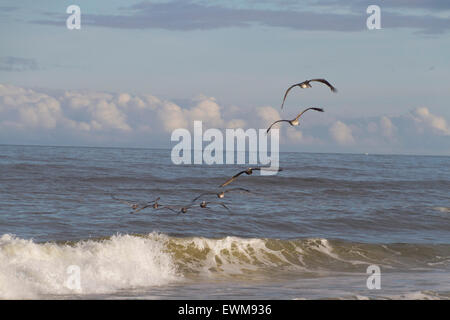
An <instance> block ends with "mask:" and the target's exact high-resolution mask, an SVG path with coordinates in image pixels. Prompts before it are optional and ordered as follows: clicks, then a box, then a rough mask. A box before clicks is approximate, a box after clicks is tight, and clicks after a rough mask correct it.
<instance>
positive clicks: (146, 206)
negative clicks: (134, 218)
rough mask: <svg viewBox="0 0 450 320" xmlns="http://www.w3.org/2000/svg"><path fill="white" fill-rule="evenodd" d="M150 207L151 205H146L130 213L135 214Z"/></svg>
mask: <svg viewBox="0 0 450 320" xmlns="http://www.w3.org/2000/svg"><path fill="white" fill-rule="evenodd" d="M152 205H153V204H147V205H145V206H142V207H139V208H137V209H136V210H134V211H131V212H130V213H137V212H139V211H141V210H143V209H145V208H148V207H151V206H152Z"/></svg>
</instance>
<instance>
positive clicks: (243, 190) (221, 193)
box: [192, 188, 250, 202]
mask: <svg viewBox="0 0 450 320" xmlns="http://www.w3.org/2000/svg"><path fill="white" fill-rule="evenodd" d="M227 192H248V193H249V192H250V190H247V189H244V188H233V189H227V190H224V191H221V192H204V193H202V194H200V195H199V196H198V197H196V198H195V199H193V200H192V202H194V201H197V200H198V199H199V198H201V197H202V196H205V195H208V194H215V195H216V196H217V198H220V199H222V198H224V197H225V193H227Z"/></svg>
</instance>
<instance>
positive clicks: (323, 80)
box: [309, 79, 337, 92]
mask: <svg viewBox="0 0 450 320" xmlns="http://www.w3.org/2000/svg"><path fill="white" fill-rule="evenodd" d="M309 81H316V82H321V83H323V84H326V85H327V86H328V87H329V88H330V89H331V91H333V92H337V89H336V88H335V87H333V86H332V85H331V83H329V82H328V81H327V80H325V79H311V80H309Z"/></svg>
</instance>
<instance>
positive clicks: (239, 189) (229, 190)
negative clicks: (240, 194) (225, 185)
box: [224, 188, 250, 192]
mask: <svg viewBox="0 0 450 320" xmlns="http://www.w3.org/2000/svg"><path fill="white" fill-rule="evenodd" d="M234 191H245V192H250V190H247V189H244V188H233V189H228V190H225V191H224V192H234Z"/></svg>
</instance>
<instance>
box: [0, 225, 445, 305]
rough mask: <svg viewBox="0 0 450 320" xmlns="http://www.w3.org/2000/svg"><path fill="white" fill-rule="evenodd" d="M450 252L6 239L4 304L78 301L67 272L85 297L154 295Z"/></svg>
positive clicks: (144, 238) (441, 262)
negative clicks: (199, 282)
mask: <svg viewBox="0 0 450 320" xmlns="http://www.w3.org/2000/svg"><path fill="white" fill-rule="evenodd" d="M449 253H450V245H444V244H442V245H422V244H421V245H416V244H363V243H350V242H344V241H336V240H327V239H320V238H318V239H293V240H278V239H259V238H254V239H246V238H239V237H225V238H222V239H210V238H202V237H191V238H177V237H172V236H168V235H165V234H160V233H156V232H154V233H150V234H148V235H114V236H111V237H108V238H104V239H89V240H81V241H76V242H64V243H56V242H47V243H35V242H34V241H32V240H25V239H21V238H18V237H15V236H13V235H10V234H5V235H3V236H1V237H0V298H2V299H17V298H19V299H33V298H39V297H42V296H46V295H50V296H55V295H56V296H58V295H62V296H64V295H72V294H74V291H73V289H70V288H69V286H68V282H67V281H68V278H69V276H70V272H69V270H70V269H69V267H70V266H77V267H79V270H80V284H81V286H80V288H81V289H80V290H79V291H77V292H76V294H79V295H89V294H107V293H114V292H118V291H120V290H136V289H140V288H145V289H146V290H149V288H150V289H151V288H152V287H155V286H165V285H170V284H176V283H177V282H181V281H191V280H195V279H199V278H206V279H210V280H211V279H212V280H217V279H219V280H221V279H228V278H232V279H241V278H242V279H247V280H252V279H268V278H274V277H277V276H287V277H288V276H290V275H295V277H297V278H298V277H309V278H311V277H318V276H323V275H324V274H331V273H351V272H360V273H364V272H365V271H366V268H367V266H368V265H370V264H378V265H380V266H383V268H384V270H396V269H401V270H402V271H404V270H405V269H413V268H414V269H436V268H438V269H445V270H448V269H449V268H450V254H449Z"/></svg>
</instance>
